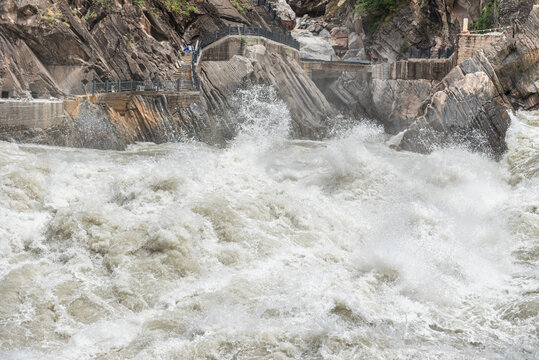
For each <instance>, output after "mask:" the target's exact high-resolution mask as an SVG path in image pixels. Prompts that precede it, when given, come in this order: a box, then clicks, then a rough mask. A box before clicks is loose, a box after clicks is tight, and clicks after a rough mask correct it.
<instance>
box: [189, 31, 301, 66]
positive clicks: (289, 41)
mask: <svg viewBox="0 0 539 360" xmlns="http://www.w3.org/2000/svg"><path fill="white" fill-rule="evenodd" d="M231 35H240V36H260V37H264V38H266V39H269V40H273V41H276V42H279V43H281V44H284V45H287V46H290V47H292V48H294V49H296V50H299V42H298V41H297V40H296V39H294V37H293V36H292V34H290V32H286V33H285V34H282V33H280V32H279V31H273V30H268V29H263V28H261V27H259V26H257V27H252V26H246V25H243V26H232V25H228V26H227V27H225V28H222V29H219V30H216V31H214V32H213V34H211V35H210V36H206V37H205V38H202V39H201V40H200V42H199V48H204V47H206V46H208V45H210V44H213V43H214V42H216V41H217V40H219V39H222V38H224V37H227V36H231ZM197 50H198V49H197ZM195 53H196V51H195ZM193 59H194V57H193Z"/></svg>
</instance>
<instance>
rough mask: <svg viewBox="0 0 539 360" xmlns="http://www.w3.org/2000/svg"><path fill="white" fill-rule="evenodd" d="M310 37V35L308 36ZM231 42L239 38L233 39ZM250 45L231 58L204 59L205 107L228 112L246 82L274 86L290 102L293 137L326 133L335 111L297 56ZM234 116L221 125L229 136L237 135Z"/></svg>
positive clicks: (280, 95)
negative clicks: (240, 53)
mask: <svg viewBox="0 0 539 360" xmlns="http://www.w3.org/2000/svg"><path fill="white" fill-rule="evenodd" d="M309 39H311V38H309ZM230 41H238V42H239V41H240V39H231V40H230ZM264 41H265V40H263V42H262V43H260V44H257V45H255V46H247V47H245V48H244V51H243V53H242V55H235V56H233V57H232V58H231V59H230V60H228V61H203V62H202V63H201V65H200V67H201V72H200V73H201V83H202V90H203V95H204V99H205V103H206V108H207V109H208V110H209V111H211V112H212V113H213V114H226V113H227V111H228V110H229V109H231V108H232V107H233V106H232V105H233V104H231V103H229V102H230V101H232V100H231V99H232V98H233V94H234V93H235V91H236V90H238V89H240V88H243V87H245V86H246V84H249V83H252V84H266V85H275V90H276V91H277V94H278V96H279V97H280V98H281V99H282V100H283V101H284V102H285V103H286V104H287V106H288V108H289V110H290V113H291V116H292V120H293V124H292V128H293V134H292V135H293V136H295V137H298V138H310V139H319V138H321V137H324V136H325V135H326V134H327V130H328V128H327V126H326V124H325V121H326V119H327V117H328V116H332V115H334V112H333V110H332V108H331V106H330V105H329V103H328V102H327V100H326V98H325V97H324V95H323V94H322V93H321V92H320V90H319V89H318V88H317V87H316V85H315V84H314V83H313V82H312V81H311V80H310V79H309V78H308V77H307V75H306V74H305V72H304V71H303V70H302V68H301V65H300V64H299V62H298V61H297V55H294V54H293V53H288V52H283V51H278V50H277V49H275V48H272V47H271V46H270V45H268V44H267V43H266V44H265V43H264ZM233 121H234V117H233V116H232V117H231V120H230V122H228V123H224V124H222V128H223V129H229V130H230V131H229V132H228V133H227V132H226V130H224V131H222V133H223V134H224V136H225V137H226V138H230V137H232V136H234V124H233Z"/></svg>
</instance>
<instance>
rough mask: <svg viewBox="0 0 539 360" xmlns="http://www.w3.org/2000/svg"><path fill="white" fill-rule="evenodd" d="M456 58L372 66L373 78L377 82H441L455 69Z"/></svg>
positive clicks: (416, 60)
mask: <svg viewBox="0 0 539 360" xmlns="http://www.w3.org/2000/svg"><path fill="white" fill-rule="evenodd" d="M455 61H456V58H455V56H454V55H453V56H451V57H449V58H448V59H408V60H401V61H395V62H392V63H383V64H376V65H373V66H372V78H373V79H377V80H435V81H441V80H442V79H443V78H444V77H445V76H446V75H447V74H449V72H450V71H451V69H452V68H453V67H455V65H456V64H455Z"/></svg>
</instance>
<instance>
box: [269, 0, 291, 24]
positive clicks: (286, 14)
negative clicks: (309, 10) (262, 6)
mask: <svg viewBox="0 0 539 360" xmlns="http://www.w3.org/2000/svg"><path fill="white" fill-rule="evenodd" d="M270 2H271V5H272V7H273V10H275V12H276V13H277V17H278V18H279V19H280V20H281V21H282V23H283V24H284V25H285V26H286V28H287V29H288V30H292V29H293V28H294V27H295V26H296V13H295V12H294V10H292V8H291V7H290V5H288V3H287V2H286V1H285V0H270Z"/></svg>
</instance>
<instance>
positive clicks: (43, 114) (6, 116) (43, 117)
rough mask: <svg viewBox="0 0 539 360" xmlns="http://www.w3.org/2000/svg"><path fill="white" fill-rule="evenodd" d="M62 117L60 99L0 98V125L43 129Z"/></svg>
mask: <svg viewBox="0 0 539 360" xmlns="http://www.w3.org/2000/svg"><path fill="white" fill-rule="evenodd" d="M63 117H64V104H63V102H62V101H39V100H38V101H31V102H24V101H17V100H4V101H3V100H0V127H4V128H5V127H8V128H9V127H25V128H38V129H44V128H46V127H48V126H51V125H54V124H56V123H58V122H60V121H61V120H62V119H63Z"/></svg>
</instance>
